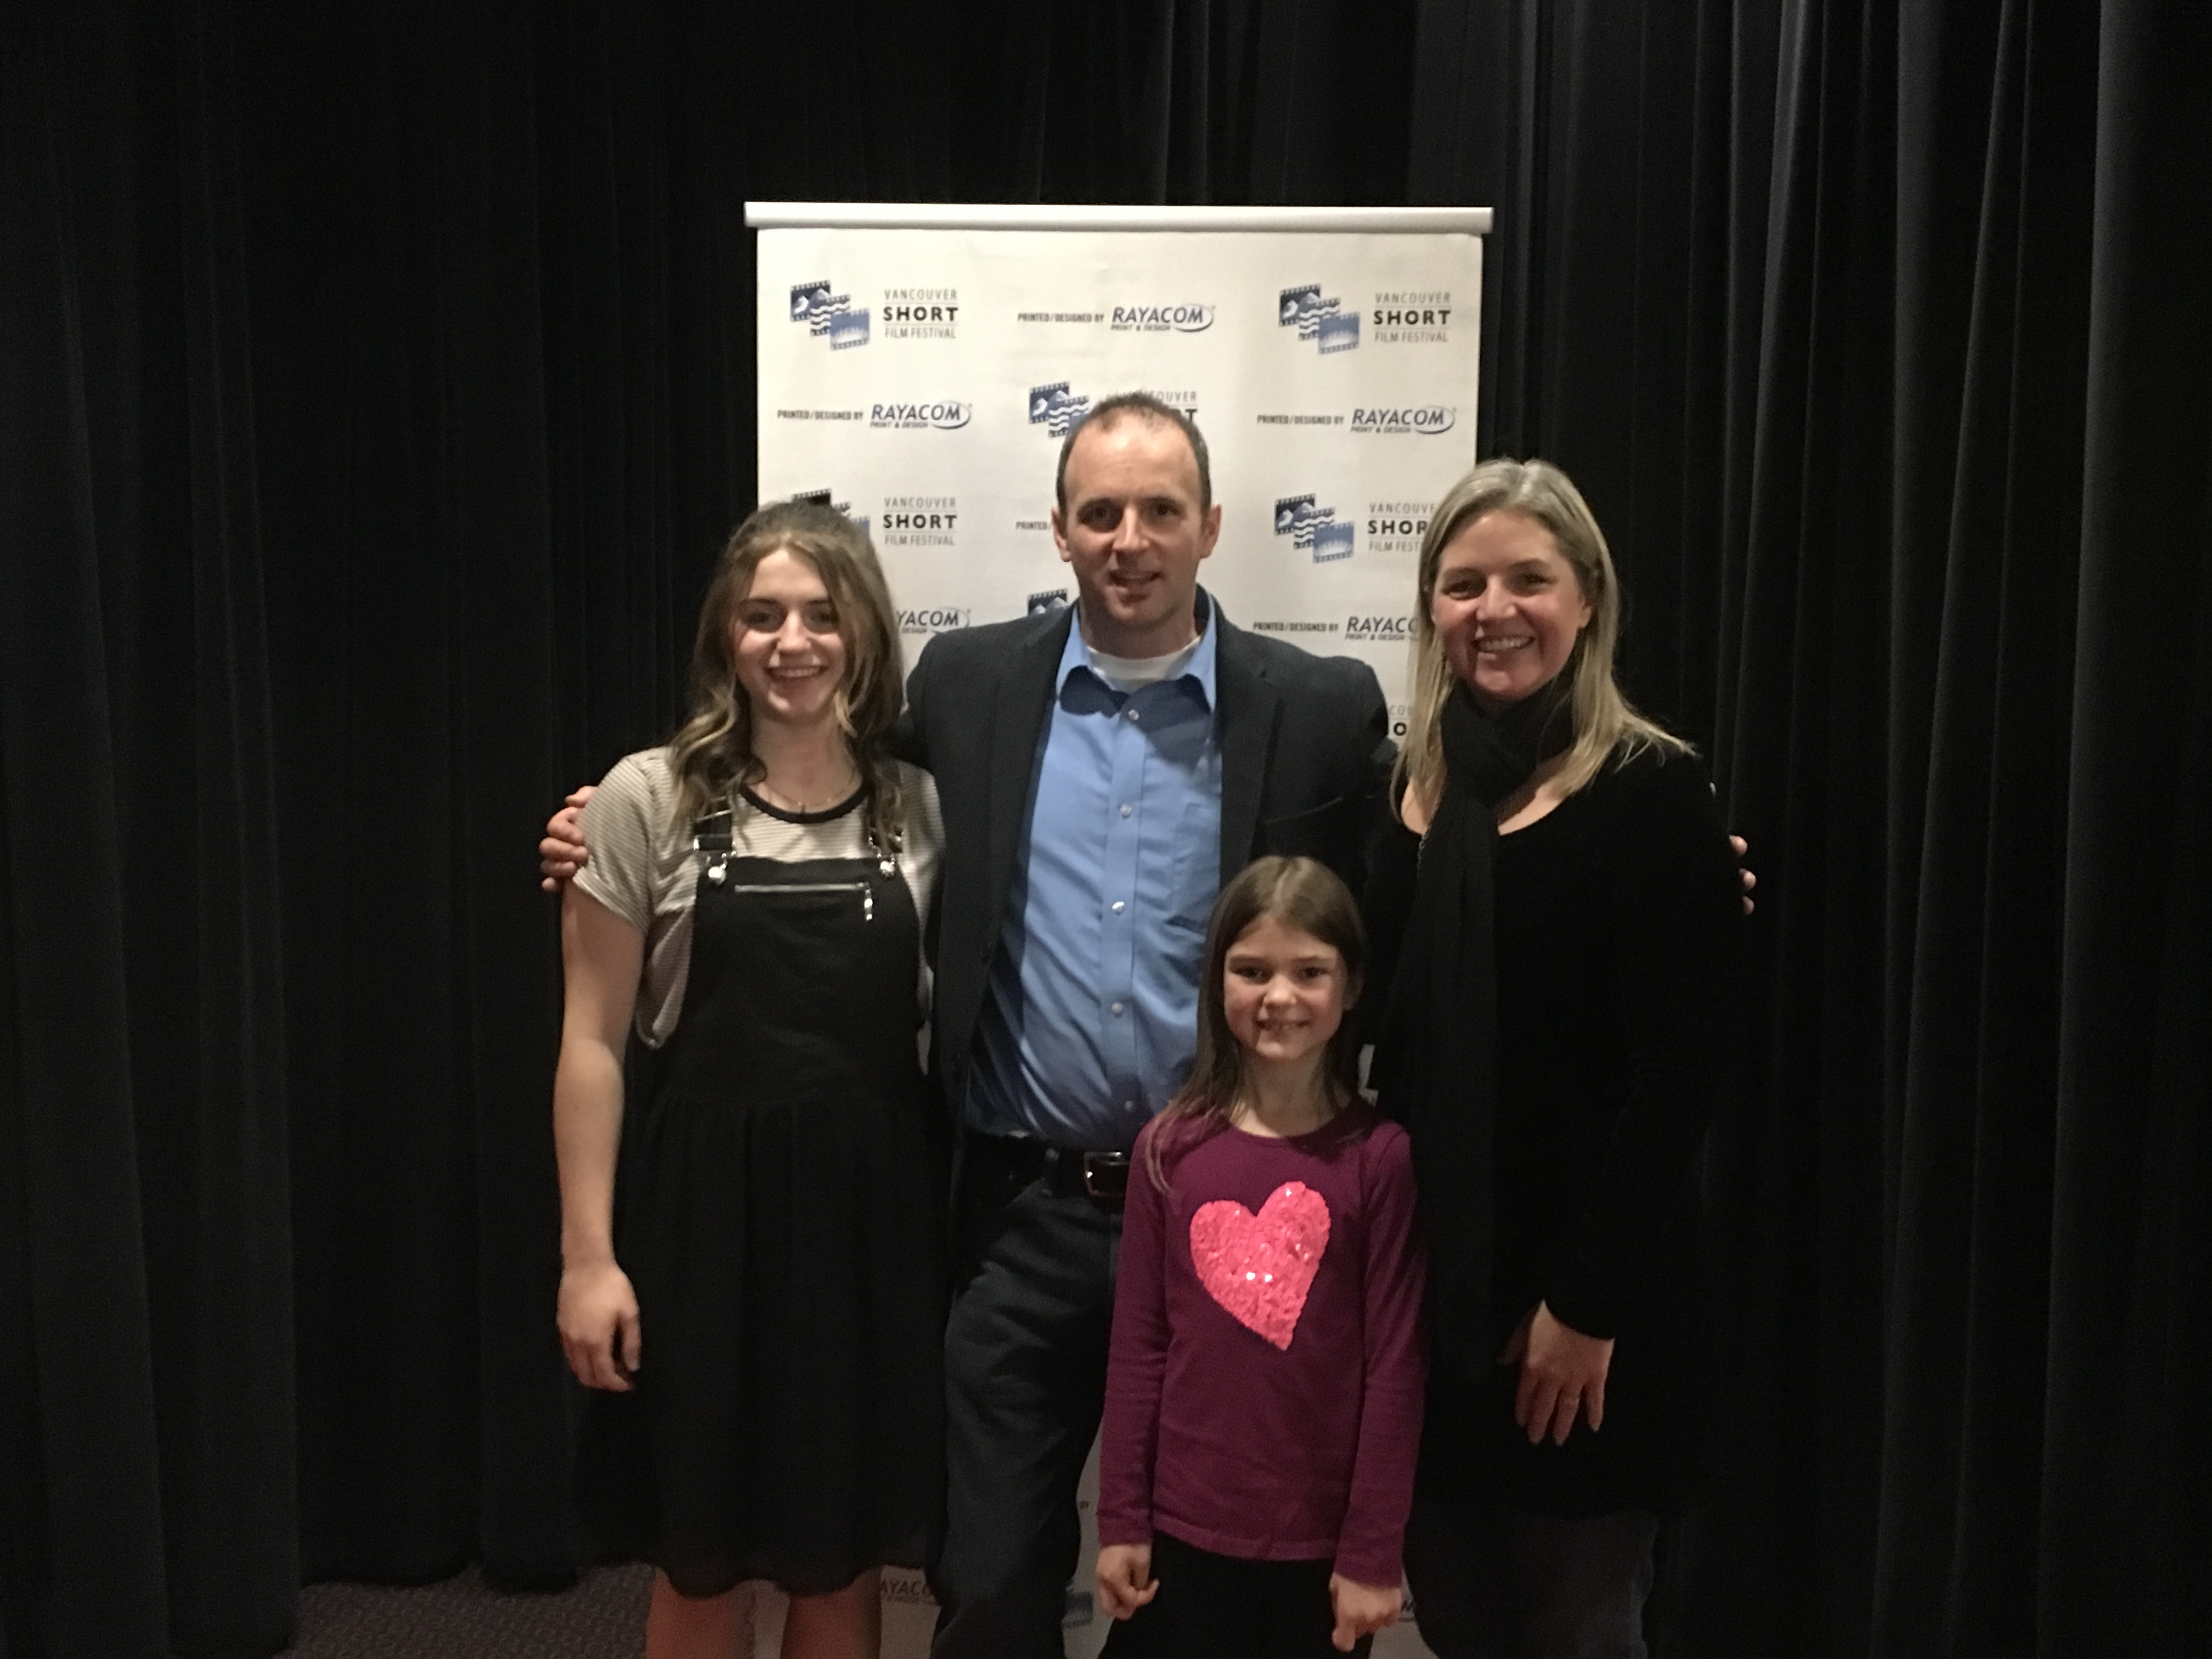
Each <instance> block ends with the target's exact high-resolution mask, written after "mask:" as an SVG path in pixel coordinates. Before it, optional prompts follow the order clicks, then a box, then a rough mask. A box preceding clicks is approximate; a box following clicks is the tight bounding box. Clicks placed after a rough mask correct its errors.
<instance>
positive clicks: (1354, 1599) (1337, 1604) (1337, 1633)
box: [1328, 1572, 1406, 1653]
mask: <svg viewBox="0 0 2212 1659" xmlns="http://www.w3.org/2000/svg"><path fill="white" fill-rule="evenodd" d="M1328 1604H1329V1606H1330V1607H1333V1608H1334V1609H1335V1612H1336V1628H1335V1629H1334V1631H1332V1632H1330V1633H1329V1638H1328V1639H1329V1641H1330V1642H1331V1643H1332V1644H1334V1646H1335V1648H1336V1650H1337V1651H1338V1652H1339V1653H1349V1652H1351V1651H1352V1649H1353V1648H1354V1647H1356V1646H1358V1642H1359V1638H1361V1637H1363V1636H1372V1635H1373V1634H1374V1633H1375V1632H1376V1631H1378V1630H1381V1629H1382V1628H1383V1626H1385V1625H1395V1624H1396V1623H1397V1622H1398V1613H1399V1610H1400V1609H1401V1608H1402V1607H1404V1606H1405V1605H1406V1593H1405V1591H1403V1590H1402V1589H1399V1588H1398V1586H1397V1585H1395V1584H1393V1585H1391V1586H1390V1588H1389V1589H1383V1587H1382V1586H1381V1585H1379V1584H1363V1583H1359V1581H1358V1580H1357V1579H1354V1578H1346V1577H1345V1576H1344V1575H1343V1574H1342V1573H1340V1572H1333V1573H1331V1574H1329V1576H1328Z"/></svg>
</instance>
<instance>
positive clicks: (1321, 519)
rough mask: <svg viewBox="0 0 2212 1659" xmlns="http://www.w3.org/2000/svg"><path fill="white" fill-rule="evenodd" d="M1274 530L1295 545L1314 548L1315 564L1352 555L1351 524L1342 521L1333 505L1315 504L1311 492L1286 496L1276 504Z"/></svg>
mask: <svg viewBox="0 0 2212 1659" xmlns="http://www.w3.org/2000/svg"><path fill="white" fill-rule="evenodd" d="M1275 533H1276V534H1277V535H1278V536H1288V537H1289V538H1291V546H1292V547H1298V548H1305V549H1309V550H1311V552H1312V554H1313V562H1315V563H1316V564H1329V563H1332V562H1334V561H1336V560H1338V559H1348V558H1350V557H1351V556H1352V526H1351V524H1350V523H1349V522H1348V521H1347V522H1340V521H1339V520H1338V519H1337V516H1336V509H1335V508H1334V507H1320V506H1316V504H1315V501H1314V498H1313V497H1312V496H1310V495H1285V497H1284V498H1283V499H1282V500H1280V501H1277V502H1276V503H1275Z"/></svg>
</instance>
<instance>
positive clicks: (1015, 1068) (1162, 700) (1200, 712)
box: [967, 596, 1221, 1151]
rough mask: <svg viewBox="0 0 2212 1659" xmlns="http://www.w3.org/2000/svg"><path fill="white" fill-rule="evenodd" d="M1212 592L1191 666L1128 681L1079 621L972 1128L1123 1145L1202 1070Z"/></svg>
mask: <svg viewBox="0 0 2212 1659" xmlns="http://www.w3.org/2000/svg"><path fill="white" fill-rule="evenodd" d="M1217 633H1218V630H1217V629H1216V628H1215V627H1214V611H1213V602H1212V599H1211V597H1210V596H1209V597H1208V598H1207V599H1206V617H1205V619H1204V632H1203V633H1201V634H1200V636H1199V642H1198V649H1197V650H1196V651H1195V652H1194V653H1192V655H1191V658H1190V660H1189V662H1188V664H1187V665H1185V666H1184V668H1183V670H1182V672H1181V673H1179V674H1176V675H1174V676H1172V677H1170V678H1167V679H1164V680H1162V681H1160V682H1158V684H1152V685H1147V686H1143V687H1140V688H1139V689H1138V690H1134V691H1120V690H1115V688H1114V687H1113V686H1112V685H1110V684H1108V683H1107V682H1106V681H1105V680H1104V679H1103V678H1100V677H1099V675H1098V674H1097V671H1095V670H1094V669H1093V668H1092V667H1091V653H1090V652H1089V650H1088V649H1087V648H1086V647H1085V645H1084V642H1083V629H1082V625H1081V618H1080V617H1069V619H1068V629H1067V648H1066V651H1064V652H1062V653H1060V667H1059V670H1058V676H1057V678H1056V680H1055V682H1054V684H1055V686H1056V688H1057V689H1056V690H1055V693H1054V699H1053V708H1052V714H1051V716H1050V717H1049V718H1048V720H1046V721H1045V725H1044V732H1043V734H1042V738H1040V739H1039V743H1038V749H1037V758H1036V767H1035V769H1034V770H1033V772H1032V774H1031V776H1032V780H1033V781H1032V782H1031V785H1030V811H1029V820H1028V822H1027V823H1026V824H1025V825H1024V829H1023V832H1022V841H1021V844H1020V845H1019V847H1018V848H1016V851H1015V855H1014V873H1013V880H1012V884H1011V886H1010V887H1009V888H1008V890H1007V895H1006V923H1005V928H1004V932H1003V933H1001V935H1000V945H999V953H998V956H997V957H996V958H995V959H994V961H993V963H992V965H991V986H990V994H989V995H988V996H987V997H986V998H985V999H984V1003H983V1011H982V1018H981V1023H980V1025H979V1028H978V1030H977V1033H976V1044H975V1073H974V1075H973V1077H972V1079H970V1081H969V1089H968V1114H967V1115H968V1122H969V1126H970V1127H974V1128H976V1129H980V1130H981V1131H983V1132H984V1133H987V1134H1027V1135H1036V1136H1041V1137H1042V1138H1044V1139H1048V1140H1055V1141H1059V1142H1060V1143H1061V1144H1062V1145H1065V1146H1088V1147H1096V1148H1102V1149H1103V1148H1110V1149H1114V1150H1116V1151H1125V1150H1127V1147H1128V1146H1129V1143H1130V1142H1131V1141H1132V1140H1133V1139H1135V1138H1136V1134H1137V1131H1138V1130H1139V1128H1141V1127H1143V1126H1144V1123H1145V1121H1146V1119H1147V1118H1149V1117H1150V1116H1152V1114H1153V1113H1154V1112H1157V1111H1158V1110H1159V1109H1160V1108H1161V1107H1163V1106H1164V1105H1166V1104H1167V1103H1168V1100H1169V1097H1170V1096H1172V1095H1173V1094H1174V1093H1175V1091H1176V1090H1177V1089H1178V1088H1180V1087H1181V1086H1182V1084H1183V1081H1184V1079H1187V1078H1188V1076H1189V1075H1190V1067H1191V1062H1192V1060H1193V1059H1194V1057H1195V1055H1196V1053H1197V1027H1198V975H1199V970H1200V957H1201V956H1202V954H1203V952H1204V950H1205V945H1206V918H1207V917H1208V915H1210V914H1211V913H1212V908H1213V900H1214V896H1215V895H1216V893H1217V892H1218V890H1220V885H1221V750H1220V745H1219V744H1218V742H1216V740H1215V738H1214V722H1213V714H1214V664H1215V649H1214V646H1215V640H1216V635H1217Z"/></svg>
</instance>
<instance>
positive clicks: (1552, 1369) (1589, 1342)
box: [1498, 1302, 1613, 1446]
mask: <svg viewBox="0 0 2212 1659" xmlns="http://www.w3.org/2000/svg"><path fill="white" fill-rule="evenodd" d="M1498 1364H1501V1365H1512V1364H1518V1365H1519V1366H1520V1367H1521V1386H1520V1388H1519V1389H1516V1391H1515V1392H1514V1395H1513V1420H1514V1421H1515V1422H1516V1423H1517V1424H1519V1425H1521V1427H1522V1429H1523V1430H1525V1431H1527V1432H1528V1443H1529V1444H1530V1445H1532V1446H1533V1445H1534V1444H1535V1443H1537V1442H1538V1441H1540V1440H1541V1439H1542V1438H1543V1437H1545V1435H1547V1434H1549V1435H1550V1436H1551V1437H1552V1443H1553V1445H1555V1446H1564V1445H1565V1444H1566V1442H1567V1432H1568V1431H1569V1430H1571V1429H1572V1428H1573V1427H1574V1426H1575V1419H1576V1417H1577V1415H1579V1416H1582V1417H1584V1418H1587V1419H1589V1425H1590V1428H1591V1429H1592V1430H1593V1431H1595V1430H1597V1429H1599V1428H1601V1427H1603V1426H1604V1424H1605V1376H1606V1372H1607V1371H1608V1370H1611V1369H1612V1367H1613V1339H1612V1338H1611V1337H1609V1336H1584V1335H1583V1334H1582V1333H1581V1332H1580V1331H1578V1330H1575V1329H1573V1328H1571V1327H1569V1326H1566V1325H1562V1324H1561V1323H1560V1322H1559V1321H1558V1320H1557V1319H1556V1318H1554V1317H1553V1314H1552V1310H1550V1309H1549V1308H1547V1307H1546V1306H1545V1305H1544V1304H1542V1303H1541V1302H1539V1303H1538V1304H1536V1306H1535V1308H1534V1310H1532V1311H1531V1312H1530V1313H1529V1315H1528V1317H1527V1318H1525V1319H1523V1320H1522V1322H1521V1323H1520V1325H1519V1326H1518V1327H1517V1328H1516V1329H1515V1330H1514V1333H1513V1334H1512V1335H1511V1336H1510V1337H1509V1338H1507V1339H1506V1342H1505V1349H1504V1352H1502V1353H1500V1354H1499V1355H1498Z"/></svg>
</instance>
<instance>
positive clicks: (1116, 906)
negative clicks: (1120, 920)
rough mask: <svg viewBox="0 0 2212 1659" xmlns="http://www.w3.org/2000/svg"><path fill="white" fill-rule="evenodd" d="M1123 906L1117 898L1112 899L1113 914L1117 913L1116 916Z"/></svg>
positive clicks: (1119, 913)
mask: <svg viewBox="0 0 2212 1659" xmlns="http://www.w3.org/2000/svg"><path fill="white" fill-rule="evenodd" d="M1123 908H1124V907H1123V906H1122V903H1121V900H1119V899H1115V901H1114V914H1115V915H1117V916H1118V915H1121V911H1122V909H1123Z"/></svg>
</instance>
